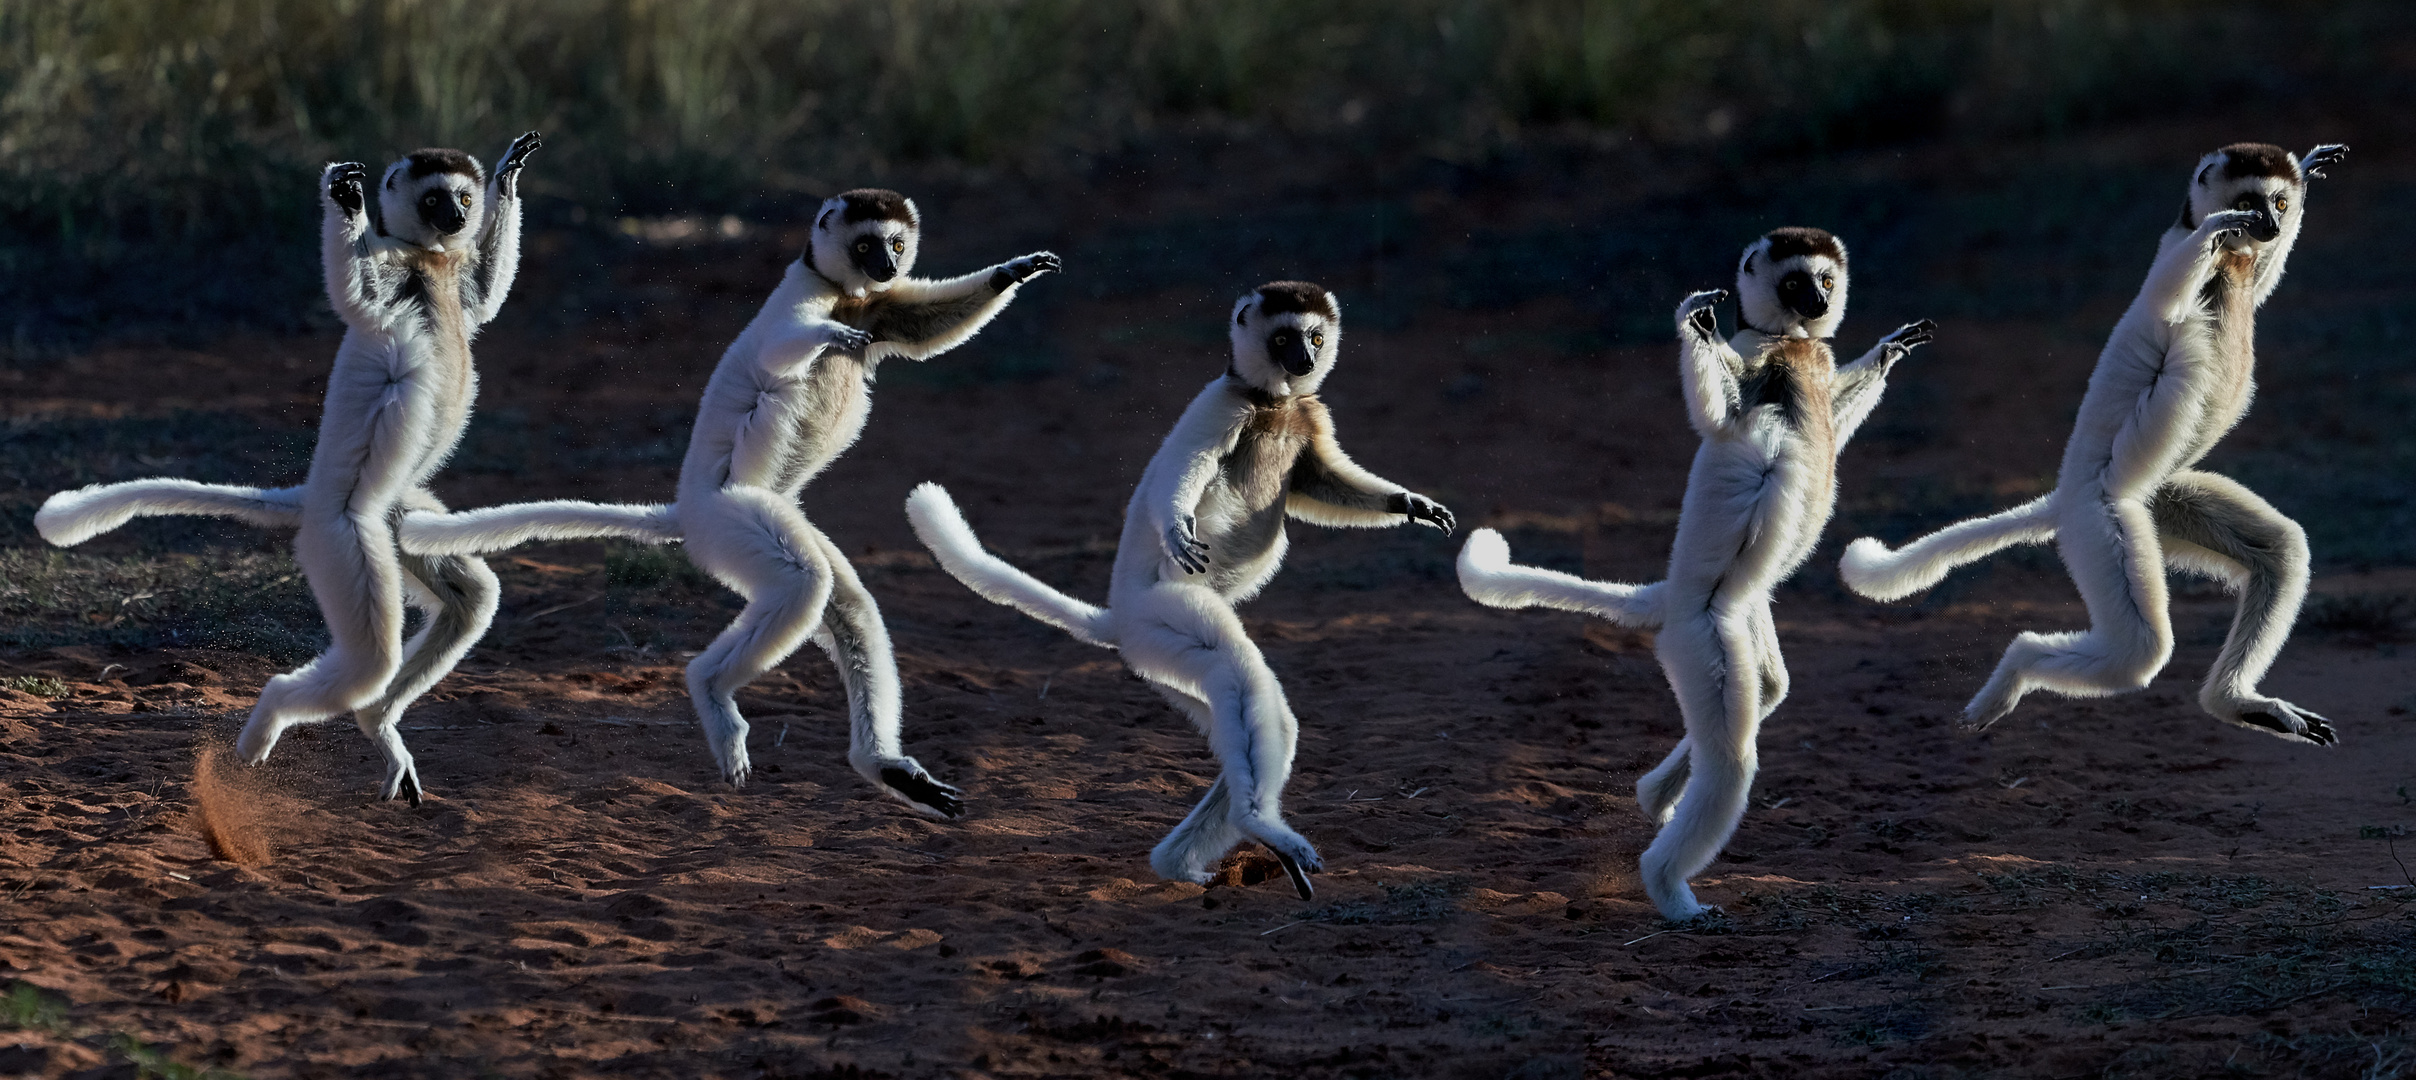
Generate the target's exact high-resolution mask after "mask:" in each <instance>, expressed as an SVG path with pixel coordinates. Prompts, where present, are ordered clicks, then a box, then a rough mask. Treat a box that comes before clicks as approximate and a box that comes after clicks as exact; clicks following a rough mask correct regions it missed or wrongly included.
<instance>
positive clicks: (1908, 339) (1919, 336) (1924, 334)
mask: <svg viewBox="0 0 2416 1080" xmlns="http://www.w3.org/2000/svg"><path fill="white" fill-rule="evenodd" d="M1937 336H1938V324H1937V323H1934V322H1931V321H1929V320H1928V319H1923V320H1921V321H1919V322H1910V323H1906V324H1904V325H1903V326H1902V327H1899V328H1898V329H1897V331H1896V332H1895V333H1893V334H1889V335H1888V338H1887V341H1888V344H1890V345H1894V346H1896V347H1898V348H1900V349H1902V350H1904V351H1905V352H1911V351H1912V350H1913V347H1914V346H1916V345H1927V344H1929V343H1930V342H1931V341H1932V340H1934V339H1935V338H1936V337H1937Z"/></svg>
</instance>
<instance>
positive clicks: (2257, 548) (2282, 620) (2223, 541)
mask: <svg viewBox="0 0 2416 1080" xmlns="http://www.w3.org/2000/svg"><path fill="white" fill-rule="evenodd" d="M2148 506H2149V509H2150V510H2151V511H2153V512H2154V514H2155V518H2156V528H2157V529H2158V530H2159V531H2160V532H2162V533H2163V536H2164V539H2165V541H2166V543H2168V544H2170V545H2171V546H2172V547H2173V548H2174V551H2173V562H2174V563H2175V564H2176V565H2187V566H2190V567H2191V568H2193V569H2206V570H2208V571H2211V572H2214V573H2216V574H2217V576H2219V577H2222V578H2223V579H2224V580H2226V581H2227V582H2229V583H2230V585H2231V586H2232V589H2233V591H2235V592H2237V593H2239V594H2240V607H2239V612H2238V614H2236V615H2234V616H2233V617H2232V624H2231V634H2230V636H2229V637H2226V638H2225V639H2224V641H2223V651H2222V653H2221V654H2220V655H2218V656H2217V657H2216V658H2215V666H2214V669H2213V670H2212V671H2209V672H2208V673H2207V676H2206V685H2205V687H2204V688H2203V689H2201V690H2200V691H2199V693H2198V702H2199V704H2200V705H2201V706H2202V707H2204V708H2205V709H2206V711H2207V712H2208V713H2209V714H2211V715H2213V716H2214V717H2215V718H2216V719H2218V720H2221V721H2223V722H2225V723H2229V724H2237V725H2239V726H2241V727H2244V728H2248V729H2250V730H2252V731H2262V732H2265V733H2266V734H2268V735H2276V736H2280V737H2281V738H2285V739H2290V740H2292V741H2296V742H2309V743H2314V744H2316V745H2318V746H2330V745H2333V744H2334V743H2336V742H2338V741H2339V736H2338V735H2337V734H2336V733H2335V732H2334V731H2333V730H2332V725H2331V723H2329V722H2328V721H2326V720H2325V719H2324V718H2323V717H2321V716H2318V715H2316V714H2315V713H2312V712H2309V711H2307V710H2305V709H2302V708H2300V707H2298V706H2296V705H2292V704H2291V703H2289V702H2287V701H2283V700H2281V699H2279V698H2272V697H2267V696H2265V695H2263V694H2260V693H2258V692H2257V683H2258V682H2260V681H2262V680H2263V679H2264V678H2265V673H2266V671H2268V670H2270V669H2271V668H2272V667H2273V661H2274V658H2275V657H2276V656H2278V655H2279V654H2280V653H2281V651H2282V645H2283V643H2284V642H2286V641H2288V640H2289V638H2290V625H2291V623H2292V622H2293V621H2295V620H2296V619H2297V618H2298V613H2299V605H2300V604H2301V603H2303V602H2304V601H2305V600H2306V599H2307V578H2308V563H2309V556H2308V551H2307V533H2306V531H2305V530H2303V529H2301V528H2299V526H2298V523H2297V522H2295V521H2292V520H2290V519H2289V518H2286V517H2283V516H2282V512H2281V511H2279V510H2276V509H2274V508H2273V505H2272V504H2271V503H2268V502H2266V501H2265V500H2263V499H2261V498H2258V497H2257V494H2256V493H2255V492H2253V491H2250V490H2248V489H2247V488H2246V487H2244V486H2242V485H2241V484H2240V483H2239V482H2238V481H2235V480H2232V479H2231V478H2229V477H2224V476H2217V475H2215V474H2214V473H2207V472H2188V471H2185V472H2178V473H2174V474H2173V478H2172V480H2170V481H2169V482H2167V483H2166V484H2165V486H2164V487H2163V488H2161V489H2158V491H2157V492H2156V497H2155V498H2154V499H2153V500H2151V501H2150V502H2149V504H2148Z"/></svg>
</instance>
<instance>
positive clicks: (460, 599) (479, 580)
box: [353, 555, 502, 806]
mask: <svg viewBox="0 0 2416 1080" xmlns="http://www.w3.org/2000/svg"><path fill="white" fill-rule="evenodd" d="M401 562H402V568H403V573H404V578H405V580H406V581H407V582H409V583H410V584H411V585H412V590H411V591H412V592H413V593H415V594H417V599H419V600H420V601H421V606H422V609H423V610H425V611H426V612H427V614H428V625H427V626H425V627H422V628H421V629H420V632H419V633H418V634H416V635H413V637H412V638H411V640H410V641H409V642H407V643H405V644H404V646H403V657H402V663H401V665H400V667H399V668H398V669H397V670H396V671H395V674H394V678H393V680H392V681H390V682H388V683H387V684H386V690H385V692H384V693H383V694H381V695H379V697H378V700H377V701H375V702H373V703H371V704H369V705H367V706H364V707H362V708H360V709H357V710H355V711H354V713H353V721H354V722H355V723H357V724H359V725H360V728H361V734H363V735H367V736H369V741H371V742H373V743H376V744H377V747H378V749H379V750H380V751H381V752H383V753H384V754H385V755H386V782H385V784H384V786H383V787H382V788H381V793H380V795H379V797H380V798H385V799H396V798H400V799H407V800H410V803H411V805H413V806H418V805H419V804H420V793H421V787H420V782H419V769H418V767H417V766H416V764H415V763H414V762H413V760H412V757H411V751H410V750H408V749H406V748H404V746H403V736H402V732H401V727H400V725H401V723H402V719H403V711H404V710H405V709H408V708H410V706H411V703H412V702H413V701H416V700H418V699H419V697H420V695H422V694H425V693H427V692H428V689H429V688H430V687H433V686H435V685H436V684H437V682H438V681H439V680H441V679H443V678H444V677H445V676H446V675H447V674H450V673H451V672H452V670H453V667H454V665H456V664H459V663H461V658H462V657H463V656H466V655H468V654H469V651H470V647H471V646H473V645H476V644H477V643H478V639H479V638H480V637H482V636H484V635H485V634H486V631H487V626H488V625H489V624H490V623H492V622H494V621H495V607H496V602H497V600H498V599H499V598H500V596H501V593H502V586H501V585H500V584H499V583H498V582H497V581H496V580H495V572H494V571H493V570H490V569H488V568H487V564H486V562H485V561H484V560H481V559H475V558H470V557H468V556H459V555H454V556H437V557H426V556H419V555H404V556H403V557H402V560H401Z"/></svg>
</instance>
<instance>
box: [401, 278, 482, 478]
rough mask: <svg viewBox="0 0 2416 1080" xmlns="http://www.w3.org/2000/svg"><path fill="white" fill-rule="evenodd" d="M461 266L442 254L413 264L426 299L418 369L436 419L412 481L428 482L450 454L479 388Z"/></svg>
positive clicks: (468, 420)
mask: <svg viewBox="0 0 2416 1080" xmlns="http://www.w3.org/2000/svg"><path fill="white" fill-rule="evenodd" d="M461 270H462V259H461V258H460V257H458V256H446V255H436V256H426V257H423V258H422V259H420V260H419V261H418V262H416V263H414V264H413V266H412V268H411V272H412V274H413V275H414V276H415V278H416V284H417V287H418V289H419V293H420V297H421V300H422V302H423V303H424V304H425V310H424V312H423V315H422V317H423V320H424V323H425V325H424V326H423V327H422V328H421V330H420V332H421V333H422V334H423V335H424V339H423V340H424V344H425V346H426V350H427V356H426V365H425V367H424V368H423V369H422V370H423V371H425V372H426V373H427V374H426V378H427V382H426V384H425V385H426V387H427V392H429V393H431V394H433V395H434V396H435V420H436V422H435V423H434V424H433V425H431V426H430V428H429V431H428V443H427V444H426V445H425V446H423V447H421V448H420V451H419V460H418V461H417V462H416V463H415V464H414V465H413V467H412V469H411V472H410V475H411V478H412V481H413V483H414V484H425V483H427V482H428V480H429V479H430V478H431V477H433V476H434V475H435V474H436V470H437V469H438V468H439V467H441V466H442V465H443V464H444V463H445V459H446V458H449V457H451V456H453V447H454V445H455V444H457V443H459V442H460V441H461V435H462V430H463V429H464V428H466V427H468V426H469V423H470V403H471V400H472V399H473V398H475V397H476V396H477V393H478V376H477V372H476V371H475V369H473V368H472V367H471V366H470V320H469V317H468V315H467V314H466V313H464V312H463V311H462V307H461Z"/></svg>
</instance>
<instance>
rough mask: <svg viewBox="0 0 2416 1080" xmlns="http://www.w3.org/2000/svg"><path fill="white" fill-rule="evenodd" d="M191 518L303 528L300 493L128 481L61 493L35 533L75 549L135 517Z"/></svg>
mask: <svg viewBox="0 0 2416 1080" xmlns="http://www.w3.org/2000/svg"><path fill="white" fill-rule="evenodd" d="M174 514H192V515H197V516H200V517H224V518H234V519H236V520H238V521H248V522H251V523H252V524H254V525H259V526H263V527H266V528H271V529H296V528H300V527H301V525H302V489H301V488H298V487H290V488H256V487H236V486H234V485H231V484H197V483H194V482H193V481H191V480H128V481H126V482H124V483H120V484H94V485H92V486H91V487H86V488H77V489H76V490H74V491H62V492H60V493H58V494H56V495H53V496H51V497H50V498H49V499H48V500H45V501H44V502H43V503H42V509H40V510H38V511H35V513H34V528H35V529H36V530H37V531H39V532H40V533H41V534H42V539H44V540H48V541H50V542H51V543H53V544H57V545H59V546H60V547H74V546H75V545H77V544H81V543H83V542H84V541H86V540H90V539H92V538H93V537H95V536H99V535H100V534H102V533H105V532H108V531H109V530H111V529H114V528H117V527H118V526H120V525H123V524H125V523H127V522H129V521H132V520H134V519H135V518H138V517H166V516H169V515H174Z"/></svg>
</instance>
